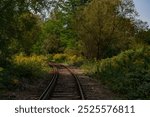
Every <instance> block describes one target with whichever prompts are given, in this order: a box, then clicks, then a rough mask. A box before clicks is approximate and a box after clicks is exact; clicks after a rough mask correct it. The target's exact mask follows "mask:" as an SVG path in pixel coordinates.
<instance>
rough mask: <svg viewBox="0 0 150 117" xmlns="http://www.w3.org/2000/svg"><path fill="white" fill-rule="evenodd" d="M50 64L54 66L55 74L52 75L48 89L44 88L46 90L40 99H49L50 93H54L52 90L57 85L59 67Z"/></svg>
mask: <svg viewBox="0 0 150 117" xmlns="http://www.w3.org/2000/svg"><path fill="white" fill-rule="evenodd" d="M49 65H50V66H52V67H53V69H54V70H53V72H54V74H53V76H52V80H51V81H50V83H49V84H48V86H47V87H46V89H45V90H44V92H43V93H42V95H41V96H40V98H39V100H46V99H48V97H49V96H50V94H51V93H52V90H53V89H54V87H55V85H56V81H57V78H58V70H57V68H56V67H55V66H54V65H52V64H50V63H49Z"/></svg>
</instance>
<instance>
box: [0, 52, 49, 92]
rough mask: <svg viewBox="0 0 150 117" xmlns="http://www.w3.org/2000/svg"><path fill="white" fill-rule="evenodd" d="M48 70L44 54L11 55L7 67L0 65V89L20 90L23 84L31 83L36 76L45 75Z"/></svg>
mask: <svg viewBox="0 0 150 117" xmlns="http://www.w3.org/2000/svg"><path fill="white" fill-rule="evenodd" d="M49 70H50V67H49V65H48V63H47V57H45V56H37V55H32V56H24V55H22V54H20V55H16V56H13V57H12V61H11V64H10V65H9V67H7V68H5V69H4V68H1V67H0V89H4V90H7V89H8V90H15V89H19V90H22V89H23V88H25V86H24V85H27V84H30V83H32V82H33V81H34V80H37V78H45V77H47V75H48V73H49Z"/></svg>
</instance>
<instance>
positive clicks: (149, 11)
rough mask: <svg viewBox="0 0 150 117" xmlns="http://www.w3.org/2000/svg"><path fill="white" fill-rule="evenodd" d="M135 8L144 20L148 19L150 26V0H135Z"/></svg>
mask: <svg viewBox="0 0 150 117" xmlns="http://www.w3.org/2000/svg"><path fill="white" fill-rule="evenodd" d="M133 1H134V4H135V8H136V10H137V12H138V13H139V15H140V17H139V19H141V20H142V21H146V22H148V24H149V27H150V0H133Z"/></svg>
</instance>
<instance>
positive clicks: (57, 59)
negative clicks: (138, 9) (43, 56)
mask: <svg viewBox="0 0 150 117" xmlns="http://www.w3.org/2000/svg"><path fill="white" fill-rule="evenodd" d="M66 57H67V56H66V55H65V54H55V55H54V56H53V60H54V61H55V62H64V61H65V60H66Z"/></svg>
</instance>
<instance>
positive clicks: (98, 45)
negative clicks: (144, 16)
mask: <svg viewBox="0 0 150 117" xmlns="http://www.w3.org/2000/svg"><path fill="white" fill-rule="evenodd" d="M136 15H137V13H136V11H135V9H134V5H133V1H131V0H123V1H120V0H114V1H110V0H100V1H99V0H92V1H91V2H90V3H89V4H88V5H87V6H86V7H85V8H84V9H83V11H81V12H80V16H78V17H77V21H76V22H77V23H76V24H77V25H78V28H77V32H78V36H79V38H80V40H81V44H82V45H83V52H84V54H85V55H86V56H87V57H88V58H97V59H102V58H106V57H111V56H113V55H116V54H118V53H119V52H120V51H122V50H125V49H128V45H129V43H130V42H131V39H133V37H134V35H135V25H134V22H133V19H134V17H135V16H136Z"/></svg>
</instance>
